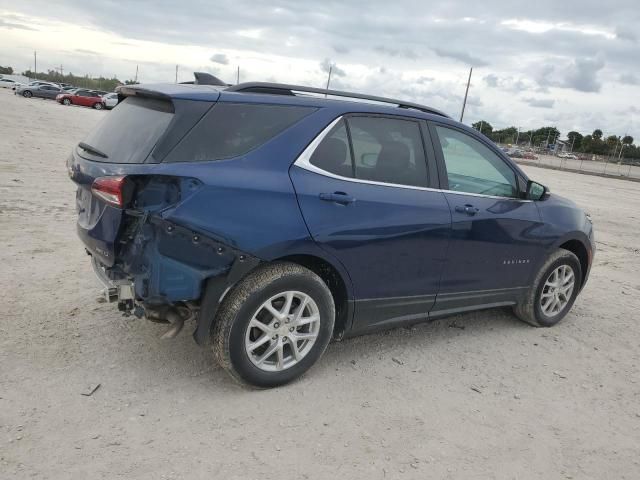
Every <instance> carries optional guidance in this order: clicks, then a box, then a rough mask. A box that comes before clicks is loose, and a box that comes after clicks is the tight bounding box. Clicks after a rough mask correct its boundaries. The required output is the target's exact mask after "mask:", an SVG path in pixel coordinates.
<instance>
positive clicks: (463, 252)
mask: <svg viewBox="0 0 640 480" xmlns="http://www.w3.org/2000/svg"><path fill="white" fill-rule="evenodd" d="M430 130H431V136H432V138H433V140H434V148H435V150H436V156H437V158H438V161H439V167H440V170H441V173H442V175H441V184H442V188H443V189H444V190H445V196H446V199H447V202H448V204H449V207H450V209H451V217H452V232H451V243H450V245H449V252H448V259H447V265H446V267H445V270H444V273H443V277H442V283H441V287H440V293H439V294H438V299H437V301H436V305H435V307H434V313H435V312H440V313H449V312H450V311H459V310H462V309H471V308H477V307H478V306H480V305H484V306H492V305H495V306H497V305H504V304H511V303H513V302H514V301H515V300H516V299H518V298H519V296H520V295H522V294H523V293H524V292H525V291H526V289H527V287H528V285H529V283H530V281H531V277H532V269H533V267H534V265H536V264H537V262H536V260H537V259H538V258H540V256H541V255H542V254H543V246H542V244H541V243H540V240H539V238H540V237H539V236H538V235H536V231H537V230H538V229H539V227H541V221H540V215H539V213H538V209H537V207H536V205H535V203H534V202H532V201H530V200H525V199H523V195H522V192H521V181H519V180H518V173H517V172H516V170H515V169H514V168H513V167H512V166H511V165H510V164H509V163H508V162H506V161H505V160H504V159H503V158H502V157H501V156H500V155H499V154H498V152H497V149H496V148H495V146H493V145H491V144H490V143H489V142H486V141H484V140H483V139H482V138H479V137H475V136H472V135H470V134H469V133H468V132H465V131H464V130H462V129H458V128H455V127H452V126H449V125H444V124H438V123H432V124H431V125H430Z"/></svg>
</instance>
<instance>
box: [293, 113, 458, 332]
mask: <svg viewBox="0 0 640 480" xmlns="http://www.w3.org/2000/svg"><path fill="white" fill-rule="evenodd" d="M430 160H431V161H433V159H430ZM427 170H428V167H427V158H426V155H425V151H424V147H423V142H422V137H421V127H420V123H419V122H417V121H414V120H412V119H406V120H404V119H398V118H397V117H396V118H389V117H381V116H349V117H348V118H344V119H340V120H338V121H336V122H334V125H332V127H329V128H328V129H327V130H325V132H323V134H321V136H320V137H319V138H318V139H316V141H315V142H313V143H312V144H311V145H310V147H309V148H307V150H306V151H305V152H304V153H303V154H302V155H301V157H300V158H299V159H298V161H297V162H296V164H295V165H294V166H293V167H292V168H291V171H290V174H291V178H292V180H293V183H294V186H295V189H296V192H297V195H298V200H299V203H300V207H301V209H302V213H303V216H304V218H305V221H306V223H307V225H308V227H309V230H310V233H311V235H312V237H313V239H314V240H315V241H316V242H317V243H318V244H319V245H320V246H321V247H322V248H323V249H324V250H325V251H327V252H329V253H331V254H332V255H333V256H334V257H336V258H337V259H338V260H339V261H340V262H341V263H342V264H343V265H344V266H345V267H346V269H347V271H348V272H349V275H350V277H351V281H352V282H353V289H354V294H355V317H354V323H353V329H354V330H355V331H357V332H364V331H368V330H372V329H375V328H379V327H384V326H388V325H390V324H393V323H398V322H403V321H415V320H421V319H426V318H427V315H428V311H429V310H430V308H431V307H432V306H433V303H434V301H435V297H436V294H437V292H438V288H439V283H440V275H441V273H442V269H443V264H444V260H445V255H446V247H447V243H448V241H449V231H450V213H449V207H448V204H447V202H446V199H445V196H444V194H443V193H442V192H440V191H438V190H435V189H429V188H427V187H428V186H429V185H430V183H429V182H430V177H429V175H428V173H427ZM434 173H435V165H434ZM432 176H433V177H435V175H432ZM431 180H432V181H435V178H432V179H431Z"/></svg>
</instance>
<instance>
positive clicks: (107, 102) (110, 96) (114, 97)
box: [102, 93, 118, 110]
mask: <svg viewBox="0 0 640 480" xmlns="http://www.w3.org/2000/svg"><path fill="white" fill-rule="evenodd" d="M102 103H104V108H106V109H107V110H111V109H112V108H113V107H115V106H116V105H117V104H118V94H117V93H107V94H106V95H103V96H102Z"/></svg>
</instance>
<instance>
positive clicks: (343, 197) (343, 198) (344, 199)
mask: <svg viewBox="0 0 640 480" xmlns="http://www.w3.org/2000/svg"><path fill="white" fill-rule="evenodd" d="M319 197H320V200H324V201H325V202H334V203H339V204H340V205H348V204H350V203H353V202H355V201H356V199H355V198H354V197H352V196H351V195H347V194H346V193H344V192H333V193H321V194H320V195H319Z"/></svg>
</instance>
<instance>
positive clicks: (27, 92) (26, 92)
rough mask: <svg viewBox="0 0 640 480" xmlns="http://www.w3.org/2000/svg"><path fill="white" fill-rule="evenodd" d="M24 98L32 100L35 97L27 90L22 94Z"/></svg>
mask: <svg viewBox="0 0 640 480" xmlns="http://www.w3.org/2000/svg"><path fill="white" fill-rule="evenodd" d="M22 96H23V97H24V98H31V97H33V93H31V92H30V91H29V90H25V91H24V92H22Z"/></svg>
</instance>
